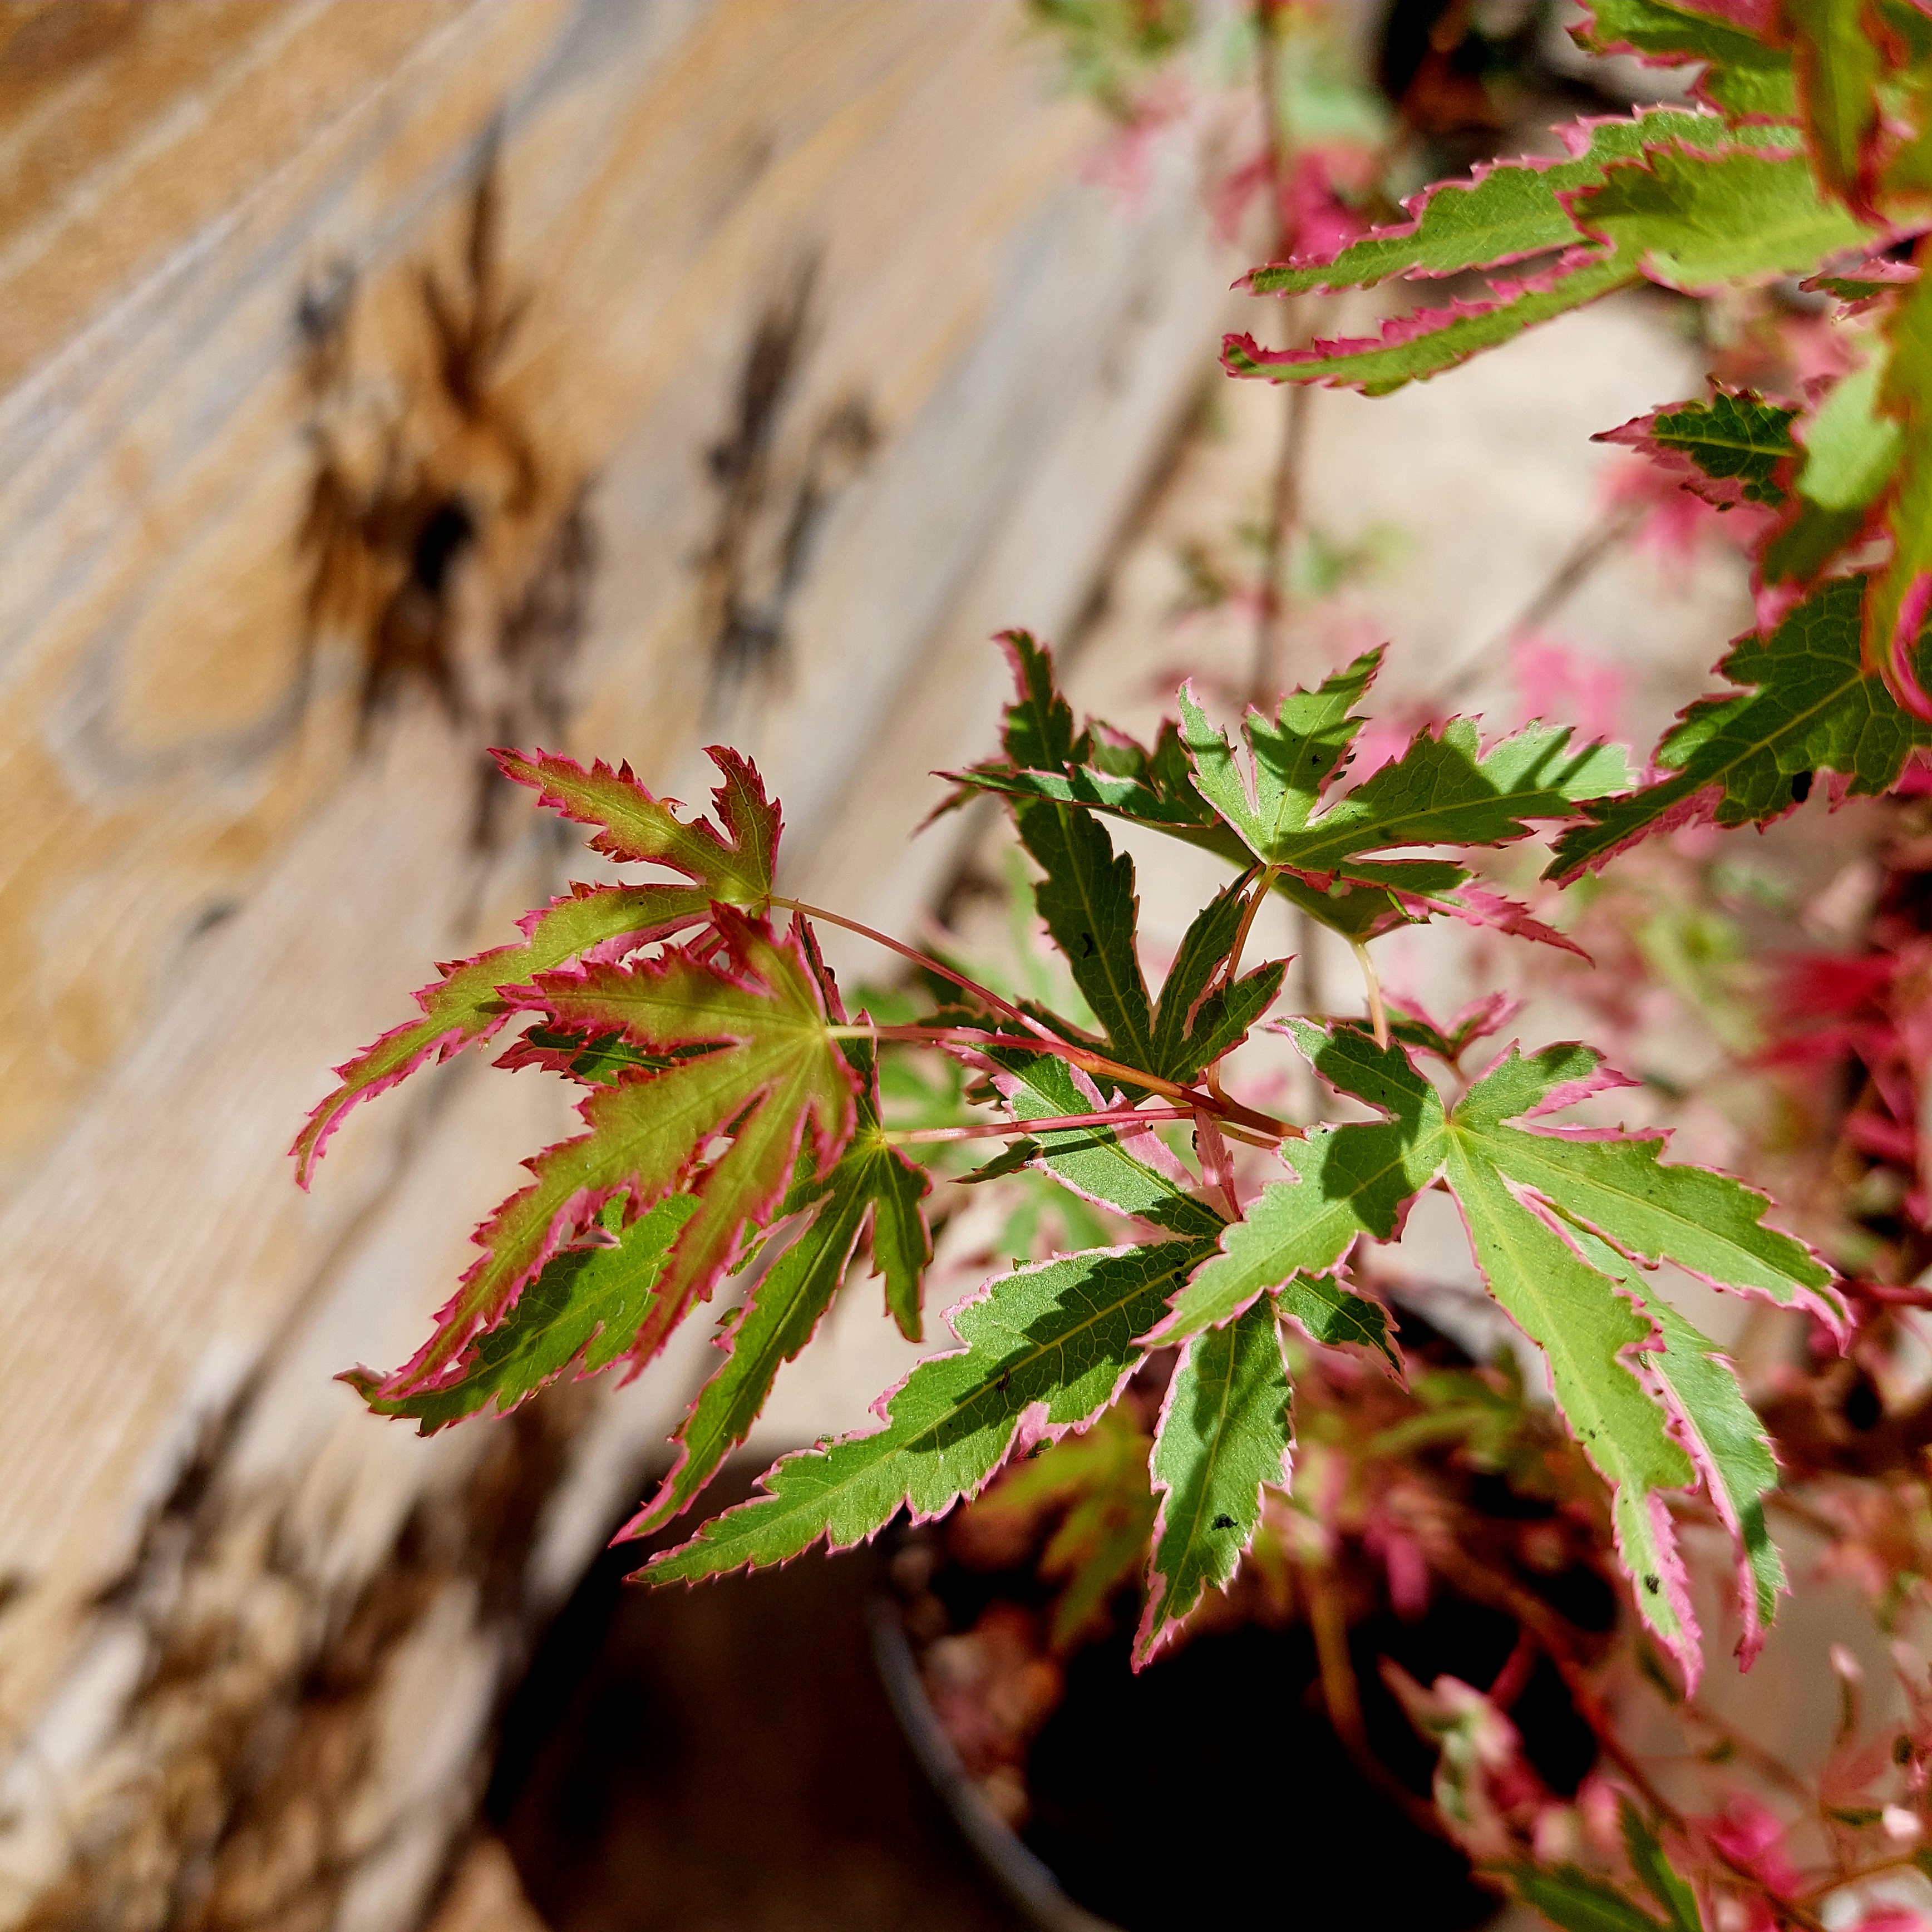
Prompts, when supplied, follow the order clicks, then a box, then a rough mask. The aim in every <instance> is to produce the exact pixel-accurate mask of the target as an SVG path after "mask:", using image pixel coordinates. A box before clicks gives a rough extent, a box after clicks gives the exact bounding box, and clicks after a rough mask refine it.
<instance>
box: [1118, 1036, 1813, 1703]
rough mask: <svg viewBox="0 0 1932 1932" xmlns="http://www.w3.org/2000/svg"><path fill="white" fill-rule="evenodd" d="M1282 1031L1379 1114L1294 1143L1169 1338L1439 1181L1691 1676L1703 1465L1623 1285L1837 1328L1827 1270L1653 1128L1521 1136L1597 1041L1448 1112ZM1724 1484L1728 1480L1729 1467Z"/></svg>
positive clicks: (1642, 1599)
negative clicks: (1684, 1522)
mask: <svg viewBox="0 0 1932 1932" xmlns="http://www.w3.org/2000/svg"><path fill="white" fill-rule="evenodd" d="M1288 1030H1289V1031H1291V1032H1292V1034H1293V1036H1294V1037H1295V1039H1296V1040H1297V1041H1298V1043H1299V1044H1300V1045H1301V1047H1302V1049H1303V1051H1304V1052H1305V1053H1306V1054H1307V1055H1308V1057H1309V1058H1310V1060H1311V1061H1313V1063H1314V1064H1315V1066H1316V1068H1317V1070H1319V1072H1320V1073H1322V1076H1323V1077H1324V1078H1325V1079H1327V1080H1328V1082H1330V1083H1331V1085H1334V1086H1336V1087H1337V1088H1340V1089H1341V1090H1342V1091H1343V1092H1345V1093H1349V1094H1353V1095H1355V1097H1357V1098H1358V1099H1360V1100H1364V1101H1365V1102H1367V1103H1368V1104H1369V1105H1370V1106H1373V1107H1376V1109H1378V1110H1379V1111H1380V1112H1382V1114H1383V1115H1384V1116H1385V1118H1384V1119H1382V1120H1381V1121H1369V1122H1361V1123H1350V1124H1346V1125H1344V1126H1342V1127H1329V1128H1324V1129H1321V1130H1317V1131H1316V1133H1311V1134H1310V1136H1309V1138H1308V1139H1307V1142H1303V1143H1301V1144H1300V1145H1290V1147H1289V1148H1288V1149H1286V1158H1287V1159H1288V1160H1289V1162H1290V1163H1291V1165H1292V1166H1293V1167H1294V1169H1295V1172H1296V1173H1297V1175H1298V1179H1297V1180H1296V1181H1295V1182H1292V1183H1287V1182H1279V1181H1277V1182H1273V1183H1271V1184H1269V1185H1268V1187H1266V1188H1265V1189H1264V1190H1262V1194H1261V1196H1259V1199H1257V1200H1256V1202H1253V1204H1251V1205H1250V1208H1249V1209H1248V1211H1247V1214H1245V1215H1244V1217H1243V1218H1242V1220H1241V1221H1239V1222H1238V1223H1234V1224H1233V1225H1232V1226H1230V1227H1229V1229H1227V1230H1226V1232H1225V1233H1224V1234H1223V1237H1222V1239H1221V1242H1220V1249H1219V1251H1218V1252H1217V1253H1216V1254H1215V1256H1214V1257H1213V1258H1212V1259H1211V1260H1209V1261H1208V1262H1207V1263H1206V1264H1205V1265H1204V1266H1202V1268H1200V1269H1199V1271H1197V1272H1196V1274H1194V1276H1193V1277H1192V1278H1191V1279H1190V1281H1189V1282H1188V1283H1187V1286H1186V1287H1185V1288H1184V1289H1183V1290H1182V1291H1181V1293H1180V1294H1179V1295H1178V1296H1177V1297H1176V1298H1175V1302H1174V1305H1173V1309H1172V1313H1171V1314H1170V1316H1169V1318H1168V1320H1167V1322H1166V1323H1165V1324H1164V1325H1163V1328H1162V1329H1160V1330H1159V1331H1156V1335H1157V1339H1160V1340H1178V1339H1180V1338H1181V1337H1187V1336H1190V1335H1194V1334H1199V1333H1201V1332H1202V1331H1204V1330H1205V1329H1208V1328H1211V1327H1212V1326H1214V1325H1218V1324H1220V1323H1223V1322H1227V1321H1229V1320H1230V1319H1232V1318H1233V1317H1234V1316H1235V1315H1236V1314H1237V1313H1239V1312H1240V1311H1241V1310H1244V1309H1246V1308H1247V1307H1250V1305H1251V1304H1253V1302H1254V1301H1255V1299H1256V1297H1258V1296H1259V1295H1263V1294H1265V1293H1269V1292H1283V1291H1281V1290H1277V1288H1276V1285H1277V1284H1283V1285H1292V1284H1294V1283H1296V1282H1298V1281H1301V1280H1307V1279H1309V1278H1311V1277H1312V1278H1315V1279H1322V1278H1325V1277H1328V1276H1330V1275H1332V1274H1333V1272H1334V1271H1335V1270H1336V1269H1337V1268H1339V1267H1340V1265H1341V1264H1342V1263H1343V1261H1344V1260H1345V1259H1346V1257H1347V1256H1348V1254H1349V1251H1350V1250H1351V1248H1352V1247H1353V1245H1354V1244H1355V1242H1356V1241H1358V1240H1360V1239H1362V1238H1369V1239H1372V1240H1377V1241H1385V1240H1388V1238H1391V1235H1394V1232H1396V1230H1397V1227H1398V1226H1400V1220H1401V1217H1402V1215H1403V1213H1404V1212H1405V1211H1406V1206H1407V1204H1408V1203H1409V1201H1411V1200H1412V1199H1414V1197H1415V1195H1416V1194H1417V1193H1418V1192H1419V1191H1420V1190H1421V1189H1422V1188H1423V1187H1426V1186H1427V1185H1429V1184H1430V1183H1431V1182H1432V1181H1434V1180H1435V1179H1436V1178H1437V1177H1438V1176H1440V1177H1441V1178H1442V1180H1443V1181H1445V1183H1446V1184H1447V1186H1448V1189H1449V1191H1450V1192H1451V1194H1452V1195H1453V1196H1454V1197H1455V1199H1456V1201H1457V1205H1458V1206H1459V1207H1460V1209H1461V1211H1462V1214H1463V1221H1464V1224H1465V1226H1466V1229H1467V1230H1468V1232H1469V1241H1470V1246H1471V1248H1472V1251H1473V1253H1474V1254H1475V1259H1476V1262H1477V1265H1478V1267H1479V1268H1480V1269H1481V1271H1482V1274H1483V1275H1484V1279H1485V1280H1487V1282H1488V1283H1489V1286H1490V1292H1491V1293H1492V1294H1493V1295H1494V1296H1495V1297H1496V1300H1497V1301H1499V1303H1501V1304H1502V1307H1504V1308H1505V1310H1507V1311H1508V1313H1509V1314H1510V1315H1511V1317H1512V1318H1513V1319H1514V1320H1515V1322H1516V1323H1517V1326H1518V1327H1519V1328H1521V1329H1523V1331H1524V1332H1525V1333H1526V1334H1527V1335H1529V1337H1530V1338H1531V1340H1532V1341H1534V1342H1535V1343H1536V1344H1537V1345H1538V1347H1539V1348H1541V1349H1542V1350H1543V1352H1544V1355H1545V1356H1546V1358H1547V1359H1548V1361H1549V1363H1550V1371H1551V1376H1552V1379H1553V1384H1554V1386H1555V1391H1556V1400H1557V1403H1558V1406H1559V1408H1561V1409H1562V1411H1563V1413H1564V1415H1565V1418H1567V1420H1568V1423H1569V1424H1570V1427H1571V1430H1572V1432H1573V1433H1574V1434H1575V1435H1576V1436H1577V1438H1578V1439H1579V1440H1580V1442H1581V1443H1582V1444H1583V1448H1584V1451H1585V1454H1586V1455H1587V1456H1588V1457H1589V1459H1590V1460H1591V1462H1592V1463H1593V1464H1594V1465H1595V1467H1596V1469H1597V1470H1598V1473H1599V1474H1600V1475H1602V1476H1603V1477H1604V1480H1605V1481H1607V1483H1608V1484H1610V1486H1611V1489H1612V1491H1613V1514H1614V1517H1615V1521H1616V1532H1617V1540H1618V1547H1619V1551H1620V1552H1621V1553H1622V1558H1623V1560H1624V1563H1625V1568H1627V1569H1628V1571H1629V1572H1630V1574H1631V1576H1632V1577H1634V1579H1636V1580H1637V1585H1638V1588H1637V1603H1638V1605H1639V1607H1640V1610H1641V1611H1642V1613H1643V1616H1645V1618H1646V1620H1647V1621H1648V1622H1649V1623H1650V1624H1651V1625H1652V1628H1654V1629H1655V1630H1656V1631H1657V1632H1658V1635H1659V1636H1660V1637H1662V1638H1663V1639H1664V1641H1665V1642H1666V1643H1667V1644H1669V1645H1670V1646H1671V1647H1672V1648H1673V1649H1674V1650H1675V1651H1676V1652H1677V1654H1678V1655H1679V1658H1681V1659H1682V1661H1683V1662H1684V1664H1685V1670H1686V1672H1687V1674H1688V1675H1691V1676H1695V1674H1696V1672H1697V1668H1698V1649H1697V1632H1696V1629H1695V1626H1694V1624H1693V1623H1692V1622H1691V1618H1690V1614H1689V1605H1688V1597H1687V1596H1686V1595H1685V1593H1684V1591H1683V1588H1682V1565H1681V1563H1680V1562H1679V1559H1678V1558H1677V1556H1676V1549H1675V1546H1674V1541H1673V1532H1672V1529H1671V1525H1670V1517H1669V1516H1668V1514H1667V1511H1666V1509H1665V1507H1664V1502H1663V1500H1662V1499H1663V1497H1664V1495H1665V1493H1667V1492H1669V1491H1671V1490H1682V1489H1685V1488H1688V1487H1691V1485H1692V1484H1694V1481H1696V1480H1697V1475H1698V1474H1699V1472H1698V1470H1697V1469H1696V1468H1695V1467H1694V1465H1693V1463H1692V1462H1691V1459H1690V1457H1688V1455H1687V1454H1686V1452H1685V1449H1684V1448H1682V1446H1681V1445H1679V1442H1677V1440H1676V1439H1675V1438H1674V1437H1673V1435H1672V1433H1670V1428H1669V1415H1668V1413H1667V1410H1666V1409H1665V1408H1664V1407H1663V1406H1660V1403H1659V1402H1658V1400H1655V1398H1654V1397H1653V1395H1652V1392H1651V1390H1650V1389H1649V1388H1648V1387H1647V1386H1646V1384H1645V1382H1643V1379H1641V1377H1640V1374H1639V1373H1638V1370H1637V1367H1635V1366H1634V1364H1632V1362H1631V1360H1630V1358H1631V1355H1633V1354H1634V1353H1636V1352H1640V1351H1642V1350H1643V1349H1645V1348H1646V1346H1648V1345H1649V1343H1650V1341H1651V1338H1652V1333H1653V1325H1652V1322H1650V1321H1649V1319H1646V1317H1645V1316H1643V1314H1642V1313H1640V1310H1638V1308H1637V1307H1635V1306H1634V1304H1633V1303H1632V1302H1631V1300H1630V1299H1628V1298H1627V1297H1626V1296H1625V1295H1623V1294H1622V1293H1620V1292H1619V1286H1620V1285H1621V1284H1622V1283H1625V1282H1626V1281H1627V1280H1628V1278H1629V1263H1628V1262H1626V1261H1625V1259H1624V1257H1625V1256H1629V1257H1633V1258H1634V1259H1635V1260H1637V1262H1642V1263H1643V1264H1646V1265H1655V1264H1656V1263H1658V1262H1661V1261H1669V1262H1674V1263H1675V1264H1676V1265H1678V1266H1679V1267H1681V1268H1685V1269H1686V1270H1687V1271H1689V1272H1691V1273H1692V1274H1696V1275H1697V1276H1699V1277H1700V1278H1702V1279H1703V1280H1706V1281H1709V1282H1710V1283H1712V1284H1713V1285H1715V1286H1718V1287H1722V1288H1728V1289H1733V1290H1736V1291H1739V1292H1749V1293H1753V1294H1756V1295H1762V1296H1763V1297H1764V1298H1766V1299H1768V1300H1769V1301H1773V1302H1775V1303H1776V1304H1779V1305H1781V1306H1783V1307H1803V1308H1805V1309H1807V1310H1809V1311H1811V1312H1812V1313H1816V1314H1817V1315H1818V1316H1820V1318H1821V1319H1825V1320H1826V1321H1828V1322H1830V1323H1831V1324H1832V1325H1833V1326H1834V1327H1835V1328H1836V1329H1837V1330H1838V1331H1839V1332H1840V1333H1841V1334H1843V1332H1844V1331H1845V1327H1846V1315H1845V1311H1844V1309H1843V1304H1842V1303H1841V1301H1840V1300H1839V1299H1838V1296H1837V1295H1836V1294H1835V1292H1834V1290H1833V1289H1832V1278H1831V1274H1830V1271H1829V1270H1828V1269H1826V1268H1825V1267H1824V1265H1823V1263H1821V1262H1820V1261H1819V1260H1818V1259H1817V1257H1816V1256H1814V1255H1812V1254H1811V1252H1810V1250H1808V1249H1807V1248H1805V1247H1804V1246H1803V1245H1802V1244H1801V1243H1799V1242H1798V1241H1795V1240H1793V1238H1791V1237H1790V1236H1789V1235H1784V1234H1781V1233H1779V1232H1778V1231H1777V1230H1775V1229H1770V1228H1767V1227H1766V1226H1764V1225H1763V1214H1764V1211H1765V1209H1766V1207H1767V1205H1769V1204H1768V1203H1767V1202H1766V1199H1765V1198H1764V1196H1762V1195H1760V1194H1757V1193H1754V1192H1753V1191H1752V1190H1750V1189H1748V1188H1747V1187H1745V1186H1744V1185H1743V1184H1742V1183H1741V1182H1739V1181H1733V1180H1731V1179H1730V1178H1728V1177H1727V1176H1725V1175H1719V1174H1716V1173H1714V1172H1711V1171H1710V1170H1709V1169H1702V1168H1696V1167H1679V1166H1666V1165H1664V1163H1663V1162H1662V1161H1661V1160H1660V1158H1659V1157H1660V1156H1661V1153H1662V1151H1663V1148H1664V1140H1663V1138H1662V1136H1657V1135H1648V1136H1602V1137H1592V1138H1576V1137H1574V1136H1572V1135H1571V1134H1568V1133H1565V1131H1564V1130H1561V1129H1556V1130H1552V1129H1549V1128H1532V1127H1523V1126H1518V1125H1514V1124H1512V1123H1513V1122H1516V1121H1522V1120H1524V1119H1526V1118H1534V1117H1537V1116H1540V1115H1544V1114H1547V1113H1548V1112H1551V1111H1552V1110H1553V1109H1557V1108H1560V1107H1562V1106H1566V1105H1568V1104H1570V1103H1571V1102H1573V1101H1574V1100H1577V1099H1578V1098H1580V1097H1583V1095H1584V1094H1586V1093H1588V1092H1589V1091H1592V1090H1593V1089H1595V1088H1597V1087H1599V1086H1601V1085H1605V1084H1607V1076H1605V1075H1604V1073H1603V1072H1602V1069H1601V1060H1600V1058H1599V1056H1598V1055H1596V1054H1595V1053H1594V1052H1592V1051H1590V1050H1589V1049H1588V1048H1586V1047H1582V1046H1556V1047H1550V1048H1546V1049H1544V1050H1543V1051H1542V1052H1540V1053H1538V1054H1535V1055H1531V1056H1529V1057H1527V1058H1526V1057H1525V1056H1523V1055H1522V1054H1521V1053H1520V1052H1517V1050H1516V1049H1511V1051H1510V1052H1508V1054H1507V1055H1505V1056H1504V1057H1503V1058H1502V1059H1501V1060H1500V1061H1498V1062H1497V1064H1496V1066H1495V1067H1493V1068H1492V1069H1491V1070H1490V1071H1489V1073H1487V1074H1486V1075H1484V1077H1483V1078H1482V1079H1480V1080H1478V1082H1475V1085H1472V1087H1471V1088H1470V1089H1469V1092H1468V1093H1467V1094H1466V1095H1465V1096H1464V1097H1463V1099H1462V1100H1460V1102H1459V1103H1457V1105H1456V1106H1454V1108H1452V1109H1445V1107H1444V1106H1443V1104H1442V1100H1441V1098H1440V1097H1439V1095H1438V1094H1437V1093H1436V1089H1435V1088H1433V1086H1432V1085H1430V1082H1428V1081H1427V1079H1424V1077H1423V1076H1422V1075H1421V1073H1419V1072H1418V1071H1417V1070H1416V1068H1415V1064H1414V1063H1413V1062H1412V1061H1411V1060H1410V1058H1409V1055H1408V1054H1407V1053H1406V1051H1404V1049H1403V1048H1402V1047H1401V1046H1399V1045H1392V1046H1390V1047H1388V1048H1387V1049H1382V1048H1378V1047H1377V1046H1376V1045H1375V1044H1374V1043H1373V1041H1372V1040H1370V1039H1369V1038H1368V1037H1367V1036H1366V1035H1365V1034H1362V1033H1361V1032H1359V1031H1357V1030H1355V1029H1354V1028H1334V1029H1331V1030H1327V1031H1325V1030H1323V1029H1322V1028H1316V1027H1314V1026H1312V1025H1309V1024H1308V1023H1307V1022H1290V1023H1289V1028H1288ZM1592 1238H1595V1239H1598V1240H1601V1241H1603V1242H1604V1243H1607V1244H1609V1247H1610V1249H1611V1250H1614V1251H1615V1253H1614V1254H1613V1256H1612V1257H1611V1259H1613V1261H1614V1263H1615V1265H1614V1268H1613V1269H1608V1270H1607V1267H1606V1268H1600V1267H1598V1266H1595V1265H1592V1262H1590V1260H1589V1259H1587V1258H1586V1254H1587V1252H1588V1251H1589V1242H1590V1241H1591V1240H1592ZM1694 1353H1695V1360H1690V1359H1684V1358H1681V1359H1680V1361H1679V1363H1678V1364H1676V1366H1677V1367H1682V1369H1683V1370H1685V1372H1686V1373H1685V1378H1684V1379H1685V1386H1686V1387H1687V1388H1691V1389H1692V1393H1693V1397H1694V1400H1696V1401H1697V1403H1698V1413H1699V1414H1700V1415H1703V1416H1705V1417H1706V1418H1709V1419H1710V1427H1709V1431H1708V1432H1707V1433H1710V1434H1712V1435H1719V1434H1721V1433H1723V1432H1724V1431H1726V1430H1735V1428H1736V1425H1737V1422H1738V1417H1739V1411H1738V1410H1736V1409H1731V1410H1725V1409H1722V1408H1721V1406H1720V1405H1719V1404H1718V1403H1717V1402H1716V1401H1715V1399H1714V1397H1712V1393H1711V1389H1710V1387H1709V1384H1710V1381H1711V1379H1712V1378H1714V1377H1717V1376H1723V1377H1724V1378H1727V1379H1728V1378H1729V1377H1730V1371H1729V1370H1728V1368H1727V1367H1725V1366H1724V1364H1722V1363H1721V1361H1718V1359H1717V1358H1715V1356H1712V1355H1709V1353H1707V1352H1704V1351H1703V1350H1701V1349H1700V1350H1697V1351H1695V1352H1694ZM1675 1385H1676V1384H1675V1382H1674V1381H1673V1387H1674V1386H1675ZM1734 1387H1735V1384H1734V1383H1733V1388H1734ZM1738 1402H1739V1403H1740V1404H1741V1403H1742V1398H1741V1397H1739V1398H1738ZM1728 1453H1729V1451H1727V1454H1728ZM1712 1480H1713V1482H1714V1485H1715V1484H1719V1483H1721V1482H1723V1481H1724V1480H1725V1478H1724V1474H1723V1472H1719V1473H1718V1475H1715V1476H1714V1477H1713V1479H1712ZM1714 1493H1715V1489H1714ZM1725 1507H1726V1505H1725V1504H1723V1503H1721V1505H1720V1508H1721V1509H1722V1508H1725ZM1734 1514H1736V1515H1738V1516H1739V1517H1742V1514H1743V1512H1742V1511H1734ZM1749 1540H1750V1539H1749V1538H1748V1536H1746V1538H1745V1541H1747V1543H1748V1541H1749ZM1747 1556H1748V1552H1747ZM1760 1601H1762V1600H1761V1599H1760Z"/></svg>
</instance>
